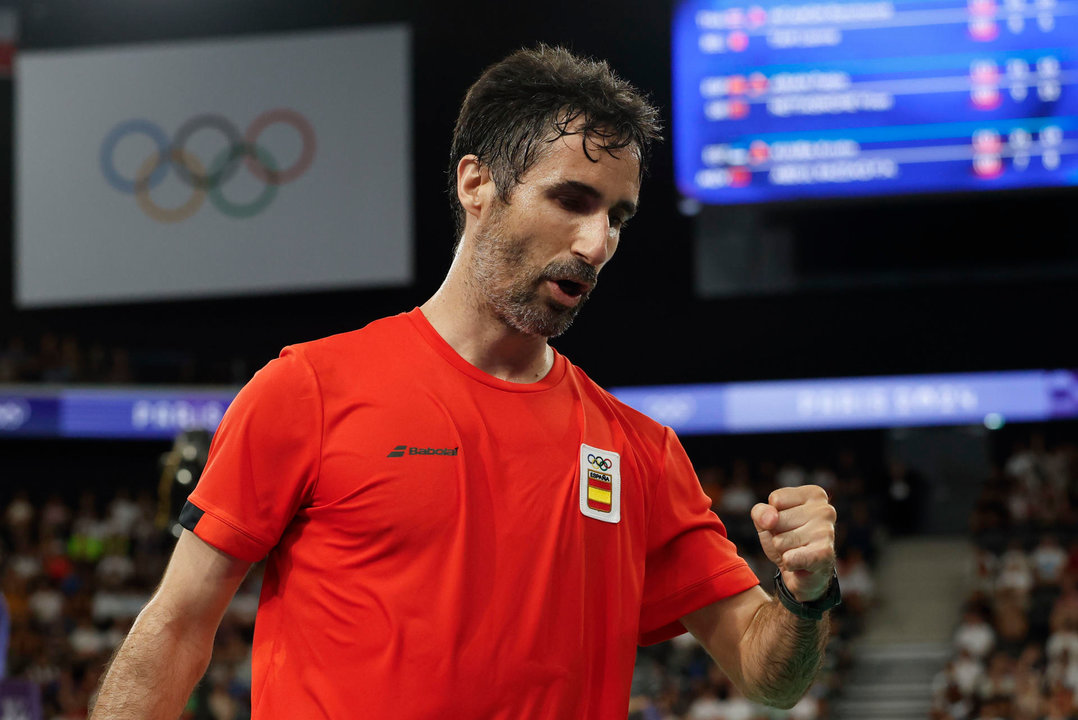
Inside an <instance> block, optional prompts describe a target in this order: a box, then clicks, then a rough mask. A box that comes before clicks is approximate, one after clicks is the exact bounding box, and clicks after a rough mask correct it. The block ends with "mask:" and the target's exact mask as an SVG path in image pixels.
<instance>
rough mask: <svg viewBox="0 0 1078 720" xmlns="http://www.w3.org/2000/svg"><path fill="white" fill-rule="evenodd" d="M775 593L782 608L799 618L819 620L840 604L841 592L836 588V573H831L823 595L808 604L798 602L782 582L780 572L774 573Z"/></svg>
mask: <svg viewBox="0 0 1078 720" xmlns="http://www.w3.org/2000/svg"><path fill="white" fill-rule="evenodd" d="M775 592H776V594H777V595H778V596H779V601H780V602H781V603H782V604H783V606H784V607H785V608H786V609H787V610H789V611H790V612H792V613H793V614H794V615H796V616H797V617H799V618H804V619H806V620H820V619H822V618H823V614H824V613H825V612H827V611H828V610H830V609H831V608H833V607H835V606H836V605H838V604H839V603H841V602H842V590H840V589H839V586H838V573H837V572H835V571H831V582H830V583H828V585H827V590H826V592H824V594H823V595H821V596H820V597H818V598H816V599H815V600H811V601H809V602H800V601H799V600H798V599H797V598H795V597H794V594H793V593H792V592H790V588H788V587H786V583H784V582H783V581H782V571H781V570H776V571H775Z"/></svg>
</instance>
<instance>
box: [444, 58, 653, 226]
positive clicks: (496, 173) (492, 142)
mask: <svg viewBox="0 0 1078 720" xmlns="http://www.w3.org/2000/svg"><path fill="white" fill-rule="evenodd" d="M578 123H580V124H579V126H577V125H578ZM570 128H572V129H570ZM661 130H662V128H661V126H660V124H659V111H658V110H657V109H656V108H655V107H653V106H652V105H651V104H650V103H649V102H648V101H647V98H646V97H644V96H643V95H642V94H641V93H640V91H638V90H637V89H636V88H635V87H633V86H632V85H630V84H629V83H628V82H626V81H625V80H622V79H621V78H619V77H618V76H617V75H615V74H614V71H613V70H611V69H610V66H609V65H607V63H606V62H605V61H603V60H593V59H589V58H581V57H578V56H576V55H573V54H572V53H571V52H569V51H568V50H566V49H564V48H561V47H551V46H549V45H545V44H543V45H539V46H537V47H535V48H531V49H522V50H518V51H516V52H514V53H513V54H512V55H510V56H509V57H507V58H505V59H504V60H502V61H501V62H498V63H495V64H494V65H491V66H490V67H488V68H487V69H486V70H484V71H483V74H482V75H480V76H479V79H478V80H476V81H475V83H474V84H473V85H472V86H471V87H470V88H469V89H468V94H467V95H465V97H464V102H463V103H462V105H461V108H460V114H459V115H458V116H457V124H456V128H455V129H454V131H453V144H452V147H451V149H450V152H449V197H450V206H451V207H452V208H453V211H454V215H455V217H456V223H457V237H458V239H459V237H460V235H461V233H462V232H464V215H465V214H464V208H463V207H461V205H460V202H459V200H458V199H457V164H458V163H459V162H460V159H461V158H462V157H464V156H465V155H475V156H477V157H478V158H479V163H480V164H481V165H486V166H487V167H488V168H489V169H490V174H491V177H492V178H493V179H494V184H495V187H496V188H497V190H498V197H499V198H500V199H501V200H502V201H504V202H508V201H509V196H510V195H511V193H512V191H513V188H514V187H516V185H517V184H518V183H519V182H520V180H521V178H522V177H524V174H525V173H526V172H527V171H528V170H529V169H530V168H531V167H532V166H533V165H534V164H535V163H536V162H538V160H539V159H540V158H542V157H543V155H544V154H545V152H546V148H547V147H548V145H549V143H550V142H552V141H553V140H556V139H558V138H560V137H564V136H566V135H581V141H582V143H583V144H584V152H585V153H588V144H589V142H590V143H592V147H596V146H597V147H598V148H599V149H601V150H605V151H606V152H608V153H613V151H615V150H619V149H621V148H625V147H630V146H631V147H635V148H636V150H637V152H638V153H639V159H640V176H641V178H643V176H644V173H645V170H646V169H647V160H648V153H649V151H650V148H651V142H652V141H653V140H658V139H661V137H662V136H661V134H660V133H661ZM588 157H589V158H591V155H590V153H588ZM591 159H592V160H593V161H597V160H596V159H595V158H591Z"/></svg>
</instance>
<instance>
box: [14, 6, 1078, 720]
mask: <svg viewBox="0 0 1078 720" xmlns="http://www.w3.org/2000/svg"><path fill="white" fill-rule="evenodd" d="M539 41H543V42H547V43H551V44H562V45H565V46H567V47H569V48H571V49H573V50H575V51H576V52H578V53H581V54H586V55H593V56H596V57H600V58H604V59H607V60H608V61H609V62H610V64H611V65H612V66H613V67H614V68H615V69H616V70H617V72H618V73H619V74H621V75H622V76H624V77H625V78H627V79H628V80H630V81H631V82H633V83H634V84H635V85H636V86H638V87H639V88H641V89H643V90H644V91H646V92H647V93H648V94H650V96H651V97H652V99H653V101H654V102H655V103H656V104H658V105H659V106H660V107H661V108H662V112H663V121H664V125H665V127H666V139H665V141H664V142H663V143H661V144H660V145H659V146H658V147H657V148H656V150H655V153H654V156H653V159H652V164H651V172H650V177H649V178H648V180H647V181H646V182H645V185H644V188H643V190H642V193H641V211H640V213H639V214H638V216H637V217H636V218H634V219H633V221H632V224H631V226H630V227H629V228H628V230H627V231H626V233H625V235H624V237H623V241H622V243H621V246H620V249H619V252H618V255H617V257H616V259H615V261H614V262H613V264H612V265H611V266H610V268H609V269H608V270H607V272H605V273H604V274H603V282H602V285H601V287H600V289H599V290H598V291H597V292H596V293H595V295H594V297H593V298H592V299H591V301H590V302H589V303H588V308H587V310H586V311H585V312H584V313H583V314H582V316H581V318H580V320H579V322H578V323H577V325H576V327H574V328H572V329H571V330H570V331H569V332H568V333H567V334H566V335H565V336H563V337H561V338H557V339H556V340H555V341H554V344H555V346H556V347H557V348H558V349H559V350H560V351H561V352H563V353H564V354H566V355H567V356H568V357H569V358H570V359H571V360H572V361H573V362H575V363H576V364H577V365H579V366H581V367H582V368H584V369H585V370H586V371H587V372H588V373H589V374H590V375H591V376H592V377H593V378H594V379H595V380H596V381H598V382H599V383H600V384H602V385H604V386H606V387H609V388H611V389H612V390H613V391H614V392H615V394H617V395H619V397H622V398H623V399H624V400H625V401H626V402H629V403H630V404H632V405H634V406H636V407H638V408H640V409H641V410H643V411H644V412H647V413H649V414H650V415H652V416H653V417H655V418H656V419H657V420H659V421H661V422H664V423H666V424H669V425H671V426H672V427H674V428H675V429H676V430H677V431H678V432H679V434H680V435H681V436H682V438H683V441H684V443H685V445H686V448H687V449H688V451H689V453H690V456H691V457H692V459H693V461H694V464H695V465H696V468H697V472H698V474H699V476H700V479H701V482H702V484H703V486H704V488H705V490H706V491H707V492H708V494H709V495H710V496H711V497H712V498H713V500H714V508H715V510H716V512H718V513H719V516H720V517H721V518H722V519H723V521H724V522H725V523H726V525H727V528H728V530H729V532H730V534H731V536H732V537H734V538H735V539H738V540H739V546H740V547H741V548H742V551H743V554H744V555H745V556H746V557H747V558H748V559H749V561H750V563H752V564H753V567H754V569H756V570H757V572H758V574H759V575H760V576H761V578H762V579H763V580H764V582H765V584H767V583H769V582H770V580H769V578H770V575H771V570H769V569H768V567H767V563H766V560H765V559H763V558H761V557H758V556H756V554H755V553H756V547H757V543H756V538H755V533H754V531H752V528H751V523H750V522H749V521H748V508H750V507H751V506H752V504H753V503H754V502H756V501H758V500H761V499H764V498H766V496H767V494H768V493H769V492H770V491H771V490H772V489H774V488H775V487H779V486H783V485H797V484H802V483H805V482H814V483H817V484H820V485H822V486H824V487H825V488H827V489H828V491H829V492H830V493H831V495H832V501H833V503H834V504H835V505H836V507H837V508H838V509H839V512H840V527H839V538H838V543H837V544H838V550H839V555H840V561H841V562H840V576H841V577H842V582H843V587H844V591H845V595H846V600H845V602H844V604H843V605H842V606H841V610H840V611H838V612H837V613H836V617H835V637H834V640H833V642H832V647H831V652H830V653H829V655H828V660H827V664H826V666H825V669H824V672H823V673H822V674H821V676H820V679H819V681H818V683H817V685H816V687H814V688H813V690H812V692H811V693H810V694H809V696H808V697H807V698H806V699H805V700H804V701H803V702H802V703H801V704H800V705H799V706H798V707H797V708H795V709H794V710H793V711H790V713H776V712H774V711H770V710H766V709H764V708H760V707H758V706H755V705H752V704H751V703H748V702H747V701H746V700H744V698H739V697H738V696H737V693H736V691H735V690H733V689H732V688H731V687H730V685H729V683H728V682H726V681H725V679H724V678H723V677H722V676H721V673H719V672H718V671H717V670H715V669H713V668H712V667H711V666H710V664H709V662H708V661H707V660H706V657H705V656H704V655H703V652H702V650H701V649H700V648H699V646H697V645H696V644H695V643H694V641H692V640H691V638H687V637H685V636H683V637H682V638H681V639H679V640H677V641H674V642H671V643H666V644H663V645H660V646H656V647H653V648H645V649H642V650H641V652H640V655H639V658H638V666H637V673H636V676H635V678H634V691H633V698H632V701H631V706H630V707H631V713H632V716H634V717H640V718H649V719H650V718H694V719H700V718H705V719H706V718H723V719H724V720H743V719H746V720H747V719H752V718H761V717H766V718H771V717H780V716H782V717H784V716H787V715H789V716H793V717H797V718H801V719H803V720H813V719H815V718H881V719H882V718H924V717H933V718H937V719H939V720H944V719H945V718H953V719H955V720H958V719H960V718H1012V717H1013V718H1030V719H1031V720H1037V719H1039V718H1071V717H1075V715H1076V714H1078V705H1076V700H1075V697H1076V692H1078V590H1076V587H1075V585H1076V582H1078V545H1076V544H1075V539H1076V536H1078V533H1076V530H1075V528H1076V527H1078V523H1076V517H1075V509H1076V508H1078V450H1076V447H1078V446H1076V442H1078V423H1076V421H1075V418H1076V417H1078V379H1076V376H1075V374H1074V372H1073V370H1072V368H1074V367H1075V366H1076V365H1078V363H1076V362H1075V360H1074V349H1073V347H1074V345H1075V343H1074V341H1073V338H1072V336H1073V335H1074V331H1073V320H1072V317H1071V315H1072V314H1073V309H1074V308H1075V307H1076V303H1075V300H1076V292H1075V277H1076V275H1078V233H1076V232H1075V228H1076V221H1075V219H1074V218H1075V214H1074V212H1073V210H1072V208H1073V204H1074V200H1075V197H1076V196H1075V192H1076V191H1075V189H1074V186H1075V184H1078V160H1076V157H1078V139H1076V134H1078V91H1076V90H1075V89H1074V87H1075V83H1076V78H1078V67H1076V61H1075V51H1074V48H1075V47H1078V4H1075V3H1074V2H1068V1H1067V0H968V1H967V0H884V1H880V2H875V1H858V2H848V1H843V0H836V1H833V2H812V1H811V0H790V1H789V2H783V1H778V0H776V1H771V0H761V1H760V2H747V1H743V0H736V1H735V0H684V1H681V2H674V1H673V0H664V1H659V2H648V3H635V4H634V3H614V2H608V1H607V0H597V1H595V2H590V3H585V4H575V3H573V4H571V3H568V2H560V1H552V2H546V3H542V4H534V5H532V4H509V3H478V4H471V5H469V6H467V7H466V8H464V7H458V6H456V5H453V4H447V3H435V2H429V1H419V0H401V1H400V2H395V3H377V2H354V3H341V2H329V1H328V0H308V1H306V2H304V3H302V4H301V3H297V2H283V1H280V0H259V1H258V2H255V1H254V0H233V1H232V2H229V3H220V2H212V1H211V0H188V1H187V2H184V3H179V2H171V1H170V0H154V1H153V2H148V1H147V0H95V1H94V2H85V0H80V1H78V2H76V1H74V0H37V1H30V0H27V1H26V2H0V73H3V77H2V78H0V126H2V130H0V137H3V138H10V142H8V141H6V140H0V183H3V187H2V188H0V214H3V215H4V216H5V217H7V218H10V220H9V221H8V222H2V223H0V589H2V591H3V595H2V598H3V602H0V646H3V645H6V646H7V652H6V661H5V662H3V663H0V678H2V677H5V676H6V677H7V680H5V681H4V682H3V684H2V685H0V693H3V695H2V697H3V699H4V702H2V703H0V707H3V708H22V709H24V710H25V711H26V712H27V713H28V716H29V717H37V716H39V717H47V718H53V717H56V718H79V717H85V714H86V707H87V703H88V702H89V700H90V696H91V694H92V691H93V689H94V687H95V686H96V683H97V681H98V679H99V677H100V673H101V671H102V668H103V665H104V663H105V662H106V661H107V658H108V657H109V655H110V654H111V652H112V649H113V647H114V646H115V644H116V643H117V642H118V641H119V640H120V639H121V638H122V637H123V635H124V633H125V632H126V630H127V628H128V627H129V626H130V622H131V620H132V619H133V617H134V615H135V614H137V612H138V609H139V608H140V607H141V605H142V603H144V602H145V600H146V599H147V598H148V595H149V592H150V591H151V589H152V588H153V586H154V585H155V584H156V582H157V580H158V579H159V577H160V573H161V570H162V569H163V565H164V562H165V560H166V559H167V554H168V552H169V551H170V548H171V545H172V543H173V542H174V535H173V526H174V519H175V514H176V511H177V509H178V507H180V506H181V505H182V502H183V498H184V497H186V494H187V493H188V492H189V491H190V489H191V488H192V487H193V485H194V483H195V482H196V481H197V477H198V473H199V470H200V460H201V459H203V458H204V453H205V445H206V440H207V437H208V434H207V433H208V432H212V430H213V428H214V427H215V426H216V423H217V421H218V420H219V419H220V415H221V413H222V412H223V411H224V408H225V407H227V404H228V402H229V401H230V399H231V398H232V396H233V395H234V394H235V392H236V390H237V388H238V387H239V386H240V385H242V384H243V383H244V382H246V381H247V380H248V379H249V378H250V376H251V375H252V374H253V373H254V372H255V371H256V370H257V369H258V368H259V367H261V366H262V365H263V364H265V363H266V362H268V361H269V360H270V359H272V358H273V357H275V356H276V355H277V353H278V352H279V351H280V349H281V347H283V346H285V345H287V344H291V343H295V342H302V341H305V340H310V339H314V338H317V337H322V336H325V335H328V334H332V333H336V332H344V331H348V330H352V329H355V328H357V327H361V326H362V325H364V324H366V323H367V322H369V321H371V320H373V319H376V318H378V317H382V316H384V315H388V314H393V313H397V312H401V311H407V310H410V309H411V308H413V307H415V306H416V305H418V304H421V303H422V302H423V301H424V300H425V299H426V298H427V297H429V295H430V294H431V293H433V292H434V290H435V289H436V288H437V286H438V284H439V283H440V282H441V279H442V277H443V275H444V273H445V271H446V269H447V268H448V264H449V260H450V254H451V248H452V244H453V239H454V238H453V224H452V216H451V214H450V210H449V204H448V199H447V197H446V192H445V188H446V179H447V177H446V174H445V173H446V166H447V164H448V147H449V140H450V136H451V133H452V127H453V122H454V120H455V117H456V113H457V109H458V107H459V104H460V101H461V99H462V98H463V94H464V92H465V90H466V89H467V87H468V86H469V84H470V83H471V82H472V81H473V80H474V79H475V78H476V77H477V76H478V74H479V73H480V72H481V71H482V69H483V68H484V67H485V66H486V65H488V64H490V63H491V62H494V61H496V60H498V59H500V58H501V57H503V56H504V55H506V54H508V53H509V52H511V51H512V50H514V49H516V48H518V47H520V46H523V45H533V44H535V43H536V42H539ZM169 153H172V154H173V155H174V156H175V157H179V158H181V159H182V162H172V163H168V162H162V161H161V158H162V157H164V156H166V155H168V154H169ZM1068 210H1070V212H1068ZM1068 338H1072V339H1070V340H1068ZM257 588H258V573H257V572H255V573H253V574H252V577H251V578H250V579H249V580H248V582H247V584H246V585H245V587H244V589H243V591H242V592H241V593H240V595H239V597H238V598H237V601H236V603H235V604H234V606H233V609H232V611H231V612H230V613H229V616H228V617H227V618H226V622H225V624H224V625H223V627H222V630H221V632H220V633H219V635H218V640H217V642H218V648H217V652H216V653H215V659H214V663H213V665H212V667H211V669H210V672H209V673H208V674H207V678H206V679H205V681H204V682H203V683H202V684H201V685H200V686H199V688H198V690H197V691H196V693H195V695H194V696H193V697H192V699H191V702H190V704H189V707H188V710H187V715H188V716H189V717H193V718H194V717H197V718H215V719H222V718H242V717H245V716H246V715H247V714H249V701H248V699H247V694H248V690H249V682H250V677H249V640H250V635H251V628H252V623H253V615H254V609H255V607H256V605H257ZM6 712H8V710H6V709H5V710H0V718H4V719H5V720H6V719H7V715H5V714H3V713H6ZM11 712H15V711H14V710H12V711H11ZM35 713H37V714H36V715H35ZM12 717H15V715H12ZM19 717H22V716H19Z"/></svg>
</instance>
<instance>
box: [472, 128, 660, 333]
mask: <svg viewBox="0 0 1078 720" xmlns="http://www.w3.org/2000/svg"><path fill="white" fill-rule="evenodd" d="M588 150H589V154H590V155H591V157H592V158H595V159H596V160H598V162H593V161H592V160H591V159H589V158H588V156H587V155H585V153H584V149H583V147H582V145H581V137H580V136H579V135H568V136H565V137H561V138H558V139H557V140H555V141H554V142H553V143H551V144H550V147H549V148H548V152H547V154H546V156H545V157H543V158H542V159H541V160H539V161H538V162H537V163H536V164H535V165H534V166H532V168H531V169H530V170H528V172H527V173H526V174H525V175H524V177H523V178H522V179H521V181H520V183H519V184H518V185H517V186H516V187H514V188H513V191H512V194H511V196H510V202H509V203H508V204H506V203H503V202H501V201H500V200H498V198H497V195H496V194H492V197H491V201H490V202H489V210H488V211H486V212H483V213H481V215H480V217H479V220H478V225H477V227H476V230H475V246H474V249H473V260H474V263H473V280H474V282H475V283H476V285H477V290H478V291H479V294H480V296H481V297H484V298H485V299H486V301H487V303H488V305H489V307H490V308H491V309H492V311H493V312H494V314H495V316H496V317H497V318H498V319H499V320H501V321H502V322H503V323H505V324H506V325H507V326H509V327H511V328H513V329H514V330H517V331H519V332H522V333H525V334H530V335H541V336H544V337H555V336H557V335H560V334H562V333H563V332H565V331H566V330H567V329H568V328H569V326H570V325H571V324H572V322H573V319H574V318H575V317H576V314H577V313H578V312H579V311H580V308H581V307H582V306H583V305H584V302H585V300H587V298H588V296H589V295H590V294H591V291H592V290H593V289H594V287H595V283H596V280H597V278H598V274H599V271H600V270H601V269H602V267H603V265H605V264H606V263H607V261H608V260H610V258H611V256H613V254H614V251H615V250H616V249H617V246H618V239H619V234H620V231H621V228H622V226H623V225H624V224H625V222H626V221H627V220H628V219H629V217H631V216H632V214H633V213H634V212H635V211H636V203H637V197H638V195H639V190H640V182H639V167H640V166H639V161H638V160H637V157H636V154H635V152H633V151H632V150H631V149H630V148H623V149H621V150H617V151H615V153H616V154H615V155H611V154H610V153H608V152H607V151H605V150H602V149H599V148H595V147H593V146H589V148H588Z"/></svg>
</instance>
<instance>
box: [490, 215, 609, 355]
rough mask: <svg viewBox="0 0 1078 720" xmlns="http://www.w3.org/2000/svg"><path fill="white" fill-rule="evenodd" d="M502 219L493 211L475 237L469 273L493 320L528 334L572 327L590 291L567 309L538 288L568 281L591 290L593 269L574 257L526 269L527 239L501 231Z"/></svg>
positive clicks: (546, 334) (549, 334)
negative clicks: (585, 284)
mask: <svg viewBox="0 0 1078 720" xmlns="http://www.w3.org/2000/svg"><path fill="white" fill-rule="evenodd" d="M501 217H502V212H501V211H500V209H498V210H495V212H493V213H492V214H491V216H490V219H489V220H488V222H487V223H485V224H484V226H482V227H480V228H477V230H476V233H475V251H474V253H473V266H472V269H473V271H474V278H475V282H476V284H477V286H478V290H479V292H480V293H481V294H482V296H483V297H484V298H485V300H486V301H487V305H488V306H489V307H490V309H491V310H492V311H493V313H494V316H495V317H497V318H498V319H499V320H501V321H502V322H503V323H505V325H507V326H508V327H510V328H512V329H514V330H516V331H518V332H521V333H524V334H527V335H540V336H542V337H548V338H552V337H557V336H559V335H561V334H562V333H564V332H565V331H566V330H568V329H569V326H570V325H572V324H573V320H574V319H576V316H577V313H579V312H580V308H582V307H584V303H585V302H586V301H587V299H588V296H589V294H590V291H589V292H585V293H584V294H583V295H581V296H580V300H579V302H577V303H576V304H575V305H573V306H568V305H562V304H561V303H559V302H557V301H556V300H554V299H553V298H543V297H541V296H540V291H541V289H542V287H543V284H544V283H545V282H546V281H547V280H557V279H571V280H574V281H575V282H579V283H587V284H589V285H591V286H592V287H594V285H595V280H596V276H597V275H598V271H597V270H596V269H595V268H594V267H592V266H591V265H589V264H588V263H586V262H584V261H583V260H581V259H579V258H571V259H568V258H567V259H564V260H555V261H553V262H551V263H549V264H548V265H546V266H545V267H543V268H534V267H529V265H528V248H529V246H530V245H531V244H532V238H531V237H530V236H528V235H511V234H507V233H505V232H503V230H504V229H503V227H502V223H501V222H500V220H501Z"/></svg>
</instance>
